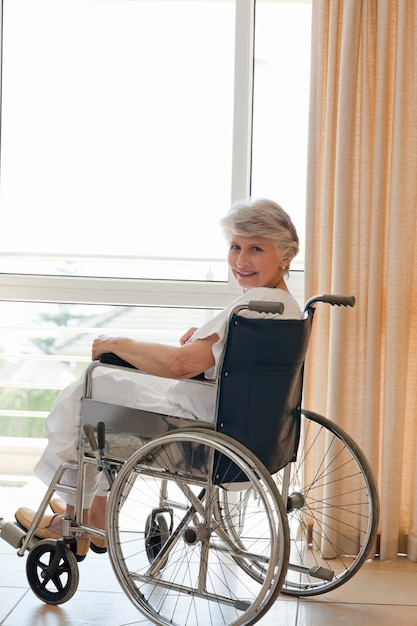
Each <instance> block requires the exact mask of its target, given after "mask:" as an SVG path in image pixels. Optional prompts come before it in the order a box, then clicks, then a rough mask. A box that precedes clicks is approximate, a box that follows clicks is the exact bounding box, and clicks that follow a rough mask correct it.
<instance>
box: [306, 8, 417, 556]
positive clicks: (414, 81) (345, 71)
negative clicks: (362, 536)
mask: <svg viewBox="0 0 417 626" xmlns="http://www.w3.org/2000/svg"><path fill="white" fill-rule="evenodd" d="M416 33H417V3H415V2H414V0H344V1H343V0H313V23H312V73H311V94H310V101H311V104H310V123H309V153H308V172H307V211H306V216H307V217H306V272H305V277H306V279H305V280H306V297H310V296H311V295H314V294H315V293H326V292H332V293H340V294H353V295H355V297H356V306H355V308H354V309H338V308H336V307H335V308H334V309H336V310H334V309H332V310H331V311H330V310H325V307H324V306H323V305H322V307H321V309H320V310H318V311H317V314H316V319H315V331H314V336H313V338H312V342H311V348H310V351H309V356H308V362H307V368H306V378H305V399H304V405H305V406H306V407H307V408H310V409H312V410H315V411H318V412H320V413H323V414H324V415H326V416H327V417H329V418H330V419H333V420H334V421H335V422H337V423H338V424H340V426H342V427H343V428H344V429H345V430H347V431H348V432H349V434H351V435H352V436H353V438H354V439H355V440H356V441H357V442H358V444H359V445H360V446H361V447H362V449H363V450H364V452H365V454H366V455H367V457H368V459H369V461H370V463H371V465H372V467H373V469H374V472H375V475H376V476H377V478H378V484H379V491H380V498H381V522H380V548H379V549H380V555H381V558H382V559H388V558H393V557H394V556H396V554H397V553H398V552H406V553H407V554H408V557H409V558H410V559H412V560H415V561H416V560H417V461H416V452H417V444H416V442H417V391H416V388H417V380H416V374H417V366H416V362H415V361H416V358H415V355H416V354H417V352H416V350H417V271H416V269H415V264H416V260H417V259H416V256H417V254H416V249H417V228H416V221H417V220H416V217H417V61H416V60H417V35H416Z"/></svg>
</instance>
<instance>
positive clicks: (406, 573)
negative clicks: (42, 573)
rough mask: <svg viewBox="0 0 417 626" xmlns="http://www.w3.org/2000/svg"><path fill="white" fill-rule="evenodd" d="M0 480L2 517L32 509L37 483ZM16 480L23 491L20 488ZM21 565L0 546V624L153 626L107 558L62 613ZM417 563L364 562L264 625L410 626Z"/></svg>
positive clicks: (83, 575) (278, 610)
mask: <svg viewBox="0 0 417 626" xmlns="http://www.w3.org/2000/svg"><path fill="white" fill-rule="evenodd" d="M8 480H9V481H10V484H7V481H6V480H5V477H0V517H3V518H5V519H7V520H10V521H11V520H13V519H14V511H15V510H16V508H18V507H19V506H21V505H25V506H32V508H36V507H37V505H38V504H39V501H40V497H41V495H42V493H43V489H44V487H43V485H41V484H40V483H39V482H38V481H37V480H36V479H34V478H29V479H25V478H24V477H23V478H22V477H20V478H19V479H16V480H11V479H10V477H9V479H8ZM17 480H19V481H20V484H18V483H17ZM25 561H26V558H25V557H23V558H19V557H18V556H17V555H16V550H15V549H14V548H13V547H12V546H10V545H9V544H8V543H6V542H5V541H1V539H0V563H1V567H0V624H1V625H3V626H28V625H29V624H30V626H90V625H91V626H93V625H96V624H100V626H125V625H126V626H127V625H133V624H142V625H145V624H147V625H150V622H149V621H148V620H146V619H145V618H144V617H143V616H142V615H141V614H140V613H138V612H137V610H136V609H135V607H134V606H133V605H132V604H131V603H130V601H129V600H128V599H127V597H126V596H125V595H124V593H123V592H122V591H121V589H120V587H119V583H118V582H117V580H116V578H115V576H114V574H113V572H112V569H111V565H110V561H109V558H108V556H106V555H96V554H94V553H92V552H90V553H89V555H88V556H87V558H86V560H85V561H84V562H82V563H80V568H79V569H80V582H79V586H78V590H77V592H76V594H75V595H74V597H73V598H72V599H71V600H70V601H69V602H67V603H65V604H62V605H59V606H56V607H54V606H49V605H46V604H43V603H42V602H41V601H40V600H38V599H37V598H36V597H35V595H34V594H33V592H32V590H31V589H30V587H29V585H28V582H27V578H26V573H25ZM416 590H417V564H416V563H410V562H409V561H408V560H407V559H406V558H404V557H398V558H397V559H395V560H393V561H389V562H385V563H381V562H379V561H378V560H376V561H372V562H368V563H366V564H365V565H364V566H363V567H362V569H361V570H360V571H359V572H358V573H357V574H356V575H355V576H354V577H353V578H352V580H350V581H349V582H347V583H345V584H344V585H343V586H342V587H340V588H339V589H336V590H335V591H332V592H329V593H327V594H325V595H322V596H317V597H315V598H313V599H309V600H298V599H296V598H290V597H286V596H280V598H279V599H278V601H277V602H276V603H275V604H274V606H273V607H272V609H271V610H270V611H269V612H268V613H267V614H266V615H265V616H264V617H263V619H262V620H260V621H259V622H258V623H259V624H260V625H261V626H323V625H329V626H334V625H338V626H362V625H365V624H366V626H383V625H385V624H386V625H387V626H392V625H393V624H395V625H398V626H402V625H404V626H408V625H409V626H415V624H417V593H416Z"/></svg>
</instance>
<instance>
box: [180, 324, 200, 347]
mask: <svg viewBox="0 0 417 626" xmlns="http://www.w3.org/2000/svg"><path fill="white" fill-rule="evenodd" d="M196 330H197V328H195V327H194V326H193V327H191V328H189V329H188V330H187V332H186V333H184V334H183V336H182V337H181V338H180V344H181V345H182V346H184V345H185V344H186V343H188V342H189V341H190V339H191V337H192V336H193V335H194V333H195V331H196Z"/></svg>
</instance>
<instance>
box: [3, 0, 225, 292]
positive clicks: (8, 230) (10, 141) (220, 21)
mask: <svg viewBox="0 0 417 626" xmlns="http://www.w3.org/2000/svg"><path fill="white" fill-rule="evenodd" d="M234 13H235V3H234V2H232V1H231V0H223V1H218V0H214V1H200V0H196V1H195V2H179V1H178V2H177V1H174V0H167V1H160V0H151V1H145V0H129V1H126V0H4V25H3V27H4V52H3V124H2V178H1V184H0V206H1V224H2V228H1V231H0V249H1V250H2V254H4V255H5V256H4V263H3V271H8V272H24V273H26V272H27V273H46V274H48V273H58V274H59V273H71V274H73V275H100V276H136V277H142V278H182V279H189V278H192V279H195V278H198V279H213V278H217V279H222V280H226V278H227V269H226V264H225V263H224V262H223V257H224V255H225V244H224V242H223V239H222V236H221V234H220V233H219V228H218V225H217V221H218V218H219V217H220V216H221V215H223V213H224V212H225V210H227V208H228V206H229V203H230V189H231V154H232V121H233V120H232V117H233V84H234V80H233V75H234V39H235V37H234V29H235V21H234ZM19 255H21V257H20V258H19ZM23 256H24V258H23Z"/></svg>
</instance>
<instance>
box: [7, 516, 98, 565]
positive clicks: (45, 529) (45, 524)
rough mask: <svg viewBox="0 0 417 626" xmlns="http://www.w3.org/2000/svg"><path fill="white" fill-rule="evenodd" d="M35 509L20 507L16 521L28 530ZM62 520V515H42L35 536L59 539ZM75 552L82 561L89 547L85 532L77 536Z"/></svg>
mask: <svg viewBox="0 0 417 626" xmlns="http://www.w3.org/2000/svg"><path fill="white" fill-rule="evenodd" d="M35 515H36V511H33V510H32V509H28V508H27V507H21V508H20V509H18V510H17V511H16V513H15V518H16V521H17V523H18V524H19V525H20V526H21V527H22V528H23V529H24V530H29V528H30V527H31V526H32V522H33V519H34V517H35ZM62 521H63V515H44V516H43V518H42V519H41V521H40V523H39V526H38V527H37V529H36V530H35V533H34V534H35V537H38V538H39V539H56V540H57V539H61V538H62V536H63V535H62ZM76 539H77V552H76V557H77V560H78V561H82V560H83V559H84V558H85V556H86V554H87V552H88V549H89V547H90V539H89V537H88V535H87V534H86V533H83V534H80V535H79V536H77V538H76Z"/></svg>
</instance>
